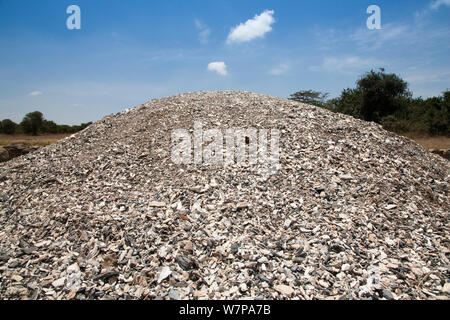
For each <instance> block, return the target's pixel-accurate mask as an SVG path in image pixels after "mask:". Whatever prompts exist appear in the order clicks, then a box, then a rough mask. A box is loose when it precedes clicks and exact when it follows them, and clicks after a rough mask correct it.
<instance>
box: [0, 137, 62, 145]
mask: <svg viewBox="0 0 450 320" xmlns="http://www.w3.org/2000/svg"><path fill="white" fill-rule="evenodd" d="M68 136H70V134H44V135H39V136H29V135H25V134H14V135H8V134H0V146H5V145H8V144H11V143H24V144H28V145H30V146H41V147H44V146H48V145H49V144H52V143H55V142H56V141H58V140H61V139H63V138H65V137H68Z"/></svg>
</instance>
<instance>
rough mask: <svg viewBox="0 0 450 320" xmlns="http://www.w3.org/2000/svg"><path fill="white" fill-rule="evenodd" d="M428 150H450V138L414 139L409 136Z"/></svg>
mask: <svg viewBox="0 0 450 320" xmlns="http://www.w3.org/2000/svg"><path fill="white" fill-rule="evenodd" d="M407 137H408V138H410V139H413V140H414V141H416V142H417V143H418V144H420V145H421V146H423V147H425V148H426V149H450V137H414V136H408V135H407Z"/></svg>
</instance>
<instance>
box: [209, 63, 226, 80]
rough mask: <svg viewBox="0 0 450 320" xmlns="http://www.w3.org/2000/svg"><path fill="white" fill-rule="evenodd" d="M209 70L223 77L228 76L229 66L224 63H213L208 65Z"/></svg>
mask: <svg viewBox="0 0 450 320" xmlns="http://www.w3.org/2000/svg"><path fill="white" fill-rule="evenodd" d="M208 70H209V71H214V72H217V73H218V74H220V75H222V76H226V75H227V74H228V72H227V65H226V64H225V62H223V61H216V62H211V63H210V64H208Z"/></svg>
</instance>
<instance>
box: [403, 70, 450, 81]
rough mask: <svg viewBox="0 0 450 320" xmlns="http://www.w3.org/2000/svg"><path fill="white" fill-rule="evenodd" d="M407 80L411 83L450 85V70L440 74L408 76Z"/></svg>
mask: <svg viewBox="0 0 450 320" xmlns="http://www.w3.org/2000/svg"><path fill="white" fill-rule="evenodd" d="M405 80H406V81H408V82H411V83H420V84H423V83H434V82H448V83H450V70H446V71H439V72H433V73H430V72H423V73H415V74H412V75H407V76H406V77H405Z"/></svg>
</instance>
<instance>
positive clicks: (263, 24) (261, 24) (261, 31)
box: [227, 10, 275, 44]
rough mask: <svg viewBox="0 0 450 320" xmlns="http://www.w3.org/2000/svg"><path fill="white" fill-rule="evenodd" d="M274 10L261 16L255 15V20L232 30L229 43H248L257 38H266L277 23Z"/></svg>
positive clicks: (267, 11) (250, 20)
mask: <svg viewBox="0 0 450 320" xmlns="http://www.w3.org/2000/svg"><path fill="white" fill-rule="evenodd" d="M274 13H275V12H274V11H273V10H266V11H264V12H263V13H261V14H260V15H255V17H254V18H253V19H249V20H247V21H246V22H245V23H241V24H240V25H238V26H236V27H234V28H233V29H231V32H230V34H229V35H228V38H227V43H228V44H229V43H233V42H238V43H239V42H247V41H251V40H253V39H256V38H261V37H264V35H265V34H266V33H267V32H270V31H271V30H272V27H271V25H272V24H273V23H274V22H275V19H274V17H273V14H274Z"/></svg>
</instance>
